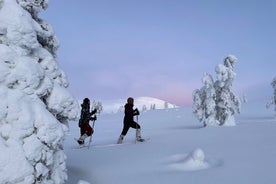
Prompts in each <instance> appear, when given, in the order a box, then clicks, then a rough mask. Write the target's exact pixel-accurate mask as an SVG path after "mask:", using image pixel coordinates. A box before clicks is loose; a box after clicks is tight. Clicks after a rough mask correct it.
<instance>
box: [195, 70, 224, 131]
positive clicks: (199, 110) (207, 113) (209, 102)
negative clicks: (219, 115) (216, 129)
mask: <svg viewBox="0 0 276 184" xmlns="http://www.w3.org/2000/svg"><path fill="white" fill-rule="evenodd" d="M202 82H203V84H204V86H203V87H202V88H201V89H199V90H198V89H197V90H195V91H194V93H193V101H194V104H193V112H194V113H195V114H196V115H197V117H198V119H199V120H200V121H201V122H203V124H204V126H207V125H218V124H219V122H218V121H217V120H216V91H215V88H214V80H213V78H212V76H211V75H210V74H207V73H205V74H204V76H203V78H202Z"/></svg>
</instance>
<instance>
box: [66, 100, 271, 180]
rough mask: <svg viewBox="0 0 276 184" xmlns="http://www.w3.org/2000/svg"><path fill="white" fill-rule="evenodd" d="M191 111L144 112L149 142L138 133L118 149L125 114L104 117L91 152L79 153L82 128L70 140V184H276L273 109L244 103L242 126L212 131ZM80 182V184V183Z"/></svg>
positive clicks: (239, 119)
mask: <svg viewBox="0 0 276 184" xmlns="http://www.w3.org/2000/svg"><path fill="white" fill-rule="evenodd" d="M191 111H192V109H191V108H176V109H169V110H155V111H147V112H143V113H142V114H141V115H140V116H139V123H140V124H141V126H142V130H143V132H142V135H143V136H144V137H150V140H149V141H148V142H146V143H138V144H135V141H134V136H135V135H134V133H135V131H134V130H133V129H130V131H129V132H128V134H127V136H126V138H125V140H124V144H123V145H116V144H115V143H116V141H117V138H118V136H119V134H120V132H121V128H122V118H123V114H122V113H117V114H104V115H101V116H99V118H98V120H97V122H96V124H95V133H94V135H93V141H92V146H91V147H90V149H88V148H82V149H78V146H77V144H76V143H75V141H74V137H78V136H79V129H78V127H77V123H74V122H72V123H71V126H70V129H71V132H70V134H69V135H68V137H67V139H66V141H65V152H66V154H67V168H68V179H69V180H68V181H67V183H68V184H76V183H78V181H80V180H84V181H87V182H89V183H90V184H142V183H143V184H168V183H171V184H183V183H187V184H205V183H208V184H222V183H223V184H234V183H235V184H247V183H250V184H261V183H266V184H274V183H276V175H275V174H274V171H275V167H276V159H275V156H276V146H275V140H276V134H275V132H276V119H275V117H274V113H273V111H272V110H267V109H265V107H264V105H263V106H260V105H259V106H256V107H252V106H251V105H249V104H245V107H243V110H242V113H243V114H241V115H238V116H237V117H236V119H237V126H234V127H207V128H202V125H201V124H200V123H199V122H198V121H197V120H196V118H195V117H194V115H193V114H192V112H191ZM80 183H81V182H80Z"/></svg>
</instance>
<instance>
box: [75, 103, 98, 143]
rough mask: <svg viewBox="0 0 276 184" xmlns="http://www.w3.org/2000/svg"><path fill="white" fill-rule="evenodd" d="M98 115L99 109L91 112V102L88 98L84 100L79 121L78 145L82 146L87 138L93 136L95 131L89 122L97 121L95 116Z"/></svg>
mask: <svg viewBox="0 0 276 184" xmlns="http://www.w3.org/2000/svg"><path fill="white" fill-rule="evenodd" d="M96 113H97V109H94V110H93V111H91V112H90V100H89V99H88V98H85V99H83V103H82V104H81V115H80V119H79V127H80V138H79V139H78V143H79V144H80V145H82V144H84V140H85V138H87V137H89V136H92V134H93V132H94V130H93V128H92V127H91V126H90V125H89V121H90V120H91V121H95V120H97V117H96V116H93V115H94V114H96Z"/></svg>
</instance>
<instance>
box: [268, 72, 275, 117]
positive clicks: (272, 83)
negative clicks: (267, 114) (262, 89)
mask: <svg viewBox="0 0 276 184" xmlns="http://www.w3.org/2000/svg"><path fill="white" fill-rule="evenodd" d="M271 86H272V88H273V89H274V97H272V99H271V100H270V101H269V102H268V103H267V105H266V107H267V108H269V107H270V106H271V105H274V110H275V112H276V77H275V78H274V79H273V80H272V82H271Z"/></svg>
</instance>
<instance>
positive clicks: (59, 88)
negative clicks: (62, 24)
mask: <svg viewBox="0 0 276 184" xmlns="http://www.w3.org/2000/svg"><path fill="white" fill-rule="evenodd" d="M42 1H43V0H42ZM42 1H32V0H28V1H26V0H0V101H1V104H0V149H1V153H0V183H14V184H17V183H18V184H19V183H20V184H29V183H38V182H40V183H43V184H53V183H64V181H65V180H66V179H67V173H66V171H67V170H66V164H65V159H66V156H65V154H64V151H63V141H64V137H65V134H66V132H67V131H68V127H67V123H68V121H69V120H75V119H76V118H77V115H78V111H79V108H78V104H77V101H76V100H75V99H74V97H73V96H72V95H71V94H70V93H69V92H68V89H67V87H68V85H69V83H68V81H67V78H66V75H65V74H64V72H63V71H62V70H61V69H60V68H59V67H58V64H57V62H56V58H55V51H56V49H57V47H58V41H57V40H56V38H55V36H54V32H53V30H52V29H51V27H50V25H48V24H47V23H46V22H44V21H43V20H42V19H39V18H38V16H37V13H38V12H39V10H40V9H41V8H45V7H46V6H47V1H43V2H42ZM20 4H21V5H22V6H20Z"/></svg>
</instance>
